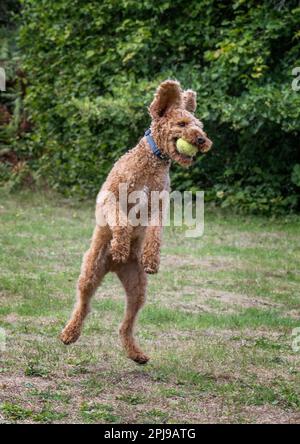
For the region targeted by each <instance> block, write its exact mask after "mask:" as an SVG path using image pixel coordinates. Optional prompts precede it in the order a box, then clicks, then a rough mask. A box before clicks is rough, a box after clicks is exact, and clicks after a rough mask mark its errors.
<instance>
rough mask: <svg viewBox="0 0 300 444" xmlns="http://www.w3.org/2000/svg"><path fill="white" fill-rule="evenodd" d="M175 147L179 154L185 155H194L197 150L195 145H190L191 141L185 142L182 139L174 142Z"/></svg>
mask: <svg viewBox="0 0 300 444" xmlns="http://www.w3.org/2000/svg"><path fill="white" fill-rule="evenodd" d="M176 148H177V150H178V151H179V153H181V154H185V155H186V156H190V157H192V156H195V155H196V154H197V152H198V149H197V147H196V146H194V145H192V144H191V143H189V142H187V141H186V140H184V139H178V140H177V142H176Z"/></svg>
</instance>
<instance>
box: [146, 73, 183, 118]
mask: <svg viewBox="0 0 300 444" xmlns="http://www.w3.org/2000/svg"><path fill="white" fill-rule="evenodd" d="M182 104H183V102H182V94H181V89H180V83H179V82H177V81H176V80H166V81H165V82H162V83H161V84H160V85H159V87H158V88H157V90H156V93H155V96H154V100H153V102H152V103H151V105H150V107H149V112H150V115H151V117H152V118H153V119H159V118H160V117H162V116H163V115H164V114H165V112H166V111H167V110H169V109H170V108H172V107H174V108H180V107H182Z"/></svg>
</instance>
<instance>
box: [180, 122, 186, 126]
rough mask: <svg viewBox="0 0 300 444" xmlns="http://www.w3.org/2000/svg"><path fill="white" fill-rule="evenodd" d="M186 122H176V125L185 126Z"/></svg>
mask: <svg viewBox="0 0 300 444" xmlns="http://www.w3.org/2000/svg"><path fill="white" fill-rule="evenodd" d="M185 125H186V122H178V126H185Z"/></svg>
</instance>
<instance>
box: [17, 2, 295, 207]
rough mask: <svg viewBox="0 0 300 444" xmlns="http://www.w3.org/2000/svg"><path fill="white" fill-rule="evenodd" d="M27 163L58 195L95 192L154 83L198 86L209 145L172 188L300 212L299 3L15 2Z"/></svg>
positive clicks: (129, 140)
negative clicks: (29, 125)
mask: <svg viewBox="0 0 300 444" xmlns="http://www.w3.org/2000/svg"><path fill="white" fill-rule="evenodd" d="M22 3H23V11H22V26H21V30H20V39H19V41H20V47H21V49H22V53H23V54H24V69H25V70H26V72H27V76H28V78H29V80H30V84H29V87H28V90H27V96H26V106H27V109H28V111H29V112H30V118H31V120H32V122H33V124H34V132H33V133H32V135H31V137H30V138H29V139H28V141H27V144H26V147H27V148H26V149H27V150H28V152H29V153H30V155H31V156H32V158H33V159H34V160H33V162H32V167H33V168H35V169H38V170H39V173H40V174H42V175H43V176H45V177H47V180H48V181H49V183H50V184H51V185H52V186H53V187H55V188H57V189H59V190H60V191H62V192H64V193H67V194H73V193H76V194H77V195H78V194H79V195H81V196H84V195H87V194H91V193H92V194H94V193H95V192H96V190H98V188H99V185H100V184H101V182H102V181H103V180H104V178H105V176H106V174H107V172H108V170H109V169H110V167H111V165H112V163H113V162H114V161H115V160H116V159H117V158H118V157H119V156H120V154H122V153H123V152H125V151H126V150H127V149H128V148H129V147H131V146H133V145H134V144H135V143H136V141H137V139H138V138H139V137H141V136H142V135H143V131H144V130H145V128H146V127H147V126H148V124H149V121H150V119H149V117H148V116H147V115H146V106H147V105H148V104H149V102H150V100H151V98H152V94H153V92H154V90H155V87H156V86H157V84H158V83H159V82H160V81H161V80H163V79H165V78H166V77H173V78H174V77H176V78H177V79H178V80H180V81H181V82H182V84H183V86H184V87H191V88H194V89H195V90H196V91H197V93H198V104H199V105H198V114H199V116H201V117H202V119H203V120H204V122H205V126H206V128H207V132H208V133H209V135H210V136H211V138H212V139H213V140H214V146H215V148H214V149H213V150H212V151H211V152H210V153H209V154H208V155H207V156H205V157H204V158H203V159H199V160H198V161H197V163H196V165H195V166H194V167H193V168H192V169H190V170H187V171H185V170H181V169H179V168H177V167H175V168H174V170H173V185H174V187H177V188H185V189H187V188H191V189H199V188H201V189H202V188H204V189H207V190H209V192H208V196H207V197H208V198H209V199H210V200H211V199H213V200H215V201H216V202H217V203H220V204H222V205H224V206H228V205H230V206H233V207H235V208H237V209H241V210H243V211H245V210H246V211H257V212H265V213H270V212H278V211H279V212H282V211H290V210H291V209H299V180H298V172H297V171H298V169H297V167H296V165H297V164H299V163H300V159H299V128H300V92H297V91H293V90H292V88H291V83H292V80H293V76H292V69H293V68H294V67H295V66H300V58H299V57H300V56H299V54H300V51H299V50H300V43H299V39H300V31H299V19H300V7H299V3H298V1H296V0H291V1H289V2H282V1H279V0H273V1H272V0H265V1H261V2H257V1H256V0H249V1H245V0H234V1H229V0H228V1H225V2H219V1H216V0H201V1H198V0H173V1H172V2H170V1H169V0H162V1H160V2H152V1H150V0H143V1H137V0H120V1H118V2H116V1H113V0H103V1H101V2H98V1H96V0H90V1H88V2H85V1H81V0H72V1H71V0H57V1H55V2H51V6H50V7H49V2H48V1H46V0H23V2H22Z"/></svg>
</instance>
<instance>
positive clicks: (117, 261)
mask: <svg viewBox="0 0 300 444" xmlns="http://www.w3.org/2000/svg"><path fill="white" fill-rule="evenodd" d="M195 109H196V93H195V92H194V91H192V90H186V91H182V90H181V87H180V84H179V83H178V82H177V81H174V80H166V81H164V82H163V83H161V84H160V85H159V87H158V89H157V91H156V94H155V96H154V99H153V101H152V103H151V105H150V107H149V112H150V116H151V118H152V122H151V127H150V129H149V130H148V131H146V133H145V136H144V137H143V138H142V139H141V140H140V141H139V142H138V144H137V145H136V146H135V147H134V148H133V149H131V150H130V151H128V152H127V153H126V154H124V155H123V156H122V157H121V158H120V159H119V160H118V161H117V162H116V163H115V165H114V166H113V168H112V170H111V172H110V173H109V175H108V177H107V179H106V181H105V182H104V184H103V185H102V188H101V190H100V193H99V195H98V198H97V205H96V226H95V229H94V234H93V237H92V241H91V245H90V248H89V250H88V251H87V252H86V254H85V255H84V258H83V263H82V267H81V274H80V276H79V280H78V284H77V303H76V305H75V308H74V311H73V314H72V316H71V319H70V320H69V322H68V323H67V325H66V327H65V328H64V330H63V331H62V333H61V335H60V338H61V340H62V341H63V342H64V343H65V344H70V343H72V342H75V341H76V340H77V339H78V338H79V336H80V333H81V329H82V325H83V322H84V319H85V317H86V315H87V314H88V312H89V304H90V300H91V297H92V295H93V294H94V292H95V291H96V289H97V287H98V286H99V285H100V283H101V281H102V279H103V277H104V276H105V274H106V273H108V272H110V271H111V272H114V273H116V274H117V276H118V278H119V279H120V281H121V283H122V284H123V286H124V289H125V292H126V296H127V303H126V309H125V317H124V319H123V322H122V324H121V326H120V337H121V341H122V345H123V347H124V348H125V350H126V353H127V356H128V357H129V358H131V359H132V360H134V361H135V362H137V363H139V364H145V363H146V362H147V361H148V359H149V358H148V356H147V355H146V354H145V353H144V352H143V351H142V350H141V349H140V347H139V345H138V344H137V342H136V340H135V338H134V331H133V330H134V322H135V319H136V317H137V314H138V311H139V310H140V308H141V307H142V306H143V304H144V302H145V295H146V287H147V273H150V274H151V273H157V271H158V268H159V262H160V246H161V237H162V225H163V224H162V215H161V212H160V214H159V217H158V223H157V224H150V225H148V226H142V225H137V224H131V223H130V218H126V216H127V215H128V213H127V211H129V209H130V208H131V207H130V205H128V208H127V209H126V210H124V206H120V205H119V207H118V206H117V207H118V208H117V209H116V205H115V204H116V202H118V200H119V199H120V184H125V185H126V187H127V188H128V190H129V192H132V191H140V190H147V193H149V192H152V191H157V192H163V191H164V190H165V191H168V190H169V170H170V164H171V161H172V160H173V161H175V162H177V163H178V164H180V165H182V166H184V167H188V166H190V165H191V164H192V162H193V158H192V157H190V156H188V155H186V154H181V153H180V152H179V151H178V150H177V148H176V141H177V140H178V139H179V138H183V139H184V140H185V141H187V142H189V143H190V144H192V145H194V146H196V147H197V149H198V151H199V152H202V153H204V152H207V151H208V150H209V149H210V148H211V145H212V142H211V141H210V140H209V139H208V137H207V135H206V133H205V132H204V131H203V125H202V123H201V122H200V121H199V120H198V119H197V118H196V117H195V115H194V111H195ZM109 196H110V197H111V196H113V197H115V200H114V199H111V198H110V197H109ZM126 203H128V202H127V201H126ZM147 206H148V207H149V209H150V210H151V203H150V202H149V204H148V203H147ZM159 211H160V210H159ZM113 212H115V214H116V219H114V220H113V221H112V220H111V219H112V217H111V216H112V214H113ZM145 225H146V224H145Z"/></svg>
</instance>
